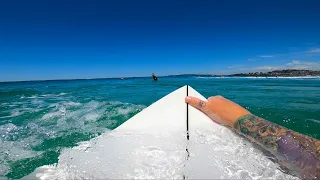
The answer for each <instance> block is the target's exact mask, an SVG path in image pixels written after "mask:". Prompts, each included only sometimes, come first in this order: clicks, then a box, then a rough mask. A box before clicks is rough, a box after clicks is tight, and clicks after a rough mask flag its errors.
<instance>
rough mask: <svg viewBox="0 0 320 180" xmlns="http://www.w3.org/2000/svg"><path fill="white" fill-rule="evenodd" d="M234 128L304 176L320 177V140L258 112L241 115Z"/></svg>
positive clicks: (304, 177)
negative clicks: (260, 116) (273, 120)
mask: <svg viewBox="0 0 320 180" xmlns="http://www.w3.org/2000/svg"><path fill="white" fill-rule="evenodd" d="M234 129H235V130H236V131H237V132H238V133H241V134H242V135H244V136H246V137H247V138H249V139H250V140H252V141H253V142H255V143H257V144H259V145H260V146H262V147H264V148H265V149H266V150H268V151H270V152H271V153H272V154H273V155H275V156H276V157H277V158H278V160H279V161H280V162H281V161H282V163H281V164H282V165H285V166H286V167H287V168H288V169H290V170H291V171H293V172H297V173H298V174H299V175H300V177H301V178H303V179H320V141H319V140H317V139H314V138H311V137H309V136H306V135H303V134H300V133H297V132H294V131H292V130H289V129H287V128H285V127H282V126H280V125H277V124H275V123H272V122H269V121H267V120H264V119H262V118H259V117H257V116H254V115H251V114H250V115H245V116H242V117H240V118H239V119H238V120H237V121H236V123H235V124H234Z"/></svg>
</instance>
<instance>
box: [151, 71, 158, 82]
mask: <svg viewBox="0 0 320 180" xmlns="http://www.w3.org/2000/svg"><path fill="white" fill-rule="evenodd" d="M152 78H153V80H155V81H158V78H157V76H156V75H154V73H152Z"/></svg>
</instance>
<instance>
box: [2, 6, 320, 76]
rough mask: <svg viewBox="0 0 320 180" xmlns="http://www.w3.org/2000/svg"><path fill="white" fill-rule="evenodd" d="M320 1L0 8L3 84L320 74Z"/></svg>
mask: <svg viewBox="0 0 320 180" xmlns="http://www.w3.org/2000/svg"><path fill="white" fill-rule="evenodd" d="M319 7H320V1H318V0H309V1H304V0H301V1H298V0H290V1H286V0H283V1H279V0H277V1H274V0H271V1H256V0H255V1H238V0H234V1H232V0H224V1H218V0H201V1H190V0H183V1H175V0H170V1H169V0H161V1H159V0H151V1H150V0H143V1H141V0H136V1H133V0H117V1H108V0H104V1H98V0H91V1H83V0H77V1H68V0H63V1H62V0H54V1H53V0H46V1H43V0H39V1H34V0H28V1H25V0H16V1H9V0H8V1H1V2H0V81H15V80H43V79H73V78H98V77H121V76H149V75H150V74H151V73H152V72H155V73H156V74H157V75H168V74H181V73H224V74H228V73H235V72H248V71H268V70H274V69H281V68H298V69H319V68H320V33H319V32H320V23H319V21H320V11H319Z"/></svg>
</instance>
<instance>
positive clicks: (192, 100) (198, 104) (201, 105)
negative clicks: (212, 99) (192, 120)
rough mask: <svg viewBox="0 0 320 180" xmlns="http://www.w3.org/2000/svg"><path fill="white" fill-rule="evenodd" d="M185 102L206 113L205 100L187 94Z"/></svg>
mask: <svg viewBox="0 0 320 180" xmlns="http://www.w3.org/2000/svg"><path fill="white" fill-rule="evenodd" d="M185 101H186V103H188V104H190V105H191V106H193V107H195V108H197V109H199V110H201V111H202V112H204V113H207V102H206V101H203V100H201V99H198V98H196V97H191V96H187V97H186V99H185Z"/></svg>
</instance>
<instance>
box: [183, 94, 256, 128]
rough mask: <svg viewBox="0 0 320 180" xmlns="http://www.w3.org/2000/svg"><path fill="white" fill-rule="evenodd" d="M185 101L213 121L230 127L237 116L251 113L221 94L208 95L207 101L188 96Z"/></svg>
mask: <svg viewBox="0 0 320 180" xmlns="http://www.w3.org/2000/svg"><path fill="white" fill-rule="evenodd" d="M185 101H186V103H188V104H190V105H191V106H193V107H195V108H197V109H199V110H200V111H202V112H203V113H204V114H206V115H207V116H209V117H210V118H211V119H212V120H213V121H215V122H217V123H219V124H222V125H227V126H230V127H233V124H234V123H235V122H236V121H237V119H238V118H239V117H241V116H244V115H247V114H251V113H250V112H249V111H248V110H246V109H245V108H243V107H241V106H240V105H238V104H236V103H234V102H232V101H230V100H228V99H226V98H224V97H222V96H212V97H209V98H208V100H207V101H202V100H200V99H198V98H195V97H191V96H188V97H186V99H185Z"/></svg>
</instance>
